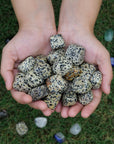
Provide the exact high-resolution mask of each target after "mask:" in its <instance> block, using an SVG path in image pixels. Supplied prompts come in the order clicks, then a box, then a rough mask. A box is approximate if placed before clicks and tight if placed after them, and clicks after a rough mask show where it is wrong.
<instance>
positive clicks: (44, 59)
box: [36, 55, 47, 62]
mask: <svg viewBox="0 0 114 144" xmlns="http://www.w3.org/2000/svg"><path fill="white" fill-rule="evenodd" d="M41 60H42V61H44V62H47V57H46V56H44V55H38V56H37V57H36V61H38V62H39V61H41Z"/></svg>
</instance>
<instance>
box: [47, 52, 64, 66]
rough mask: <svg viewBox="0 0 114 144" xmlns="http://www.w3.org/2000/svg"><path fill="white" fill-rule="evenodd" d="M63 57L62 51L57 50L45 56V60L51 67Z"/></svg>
mask: <svg viewBox="0 0 114 144" xmlns="http://www.w3.org/2000/svg"><path fill="white" fill-rule="evenodd" d="M64 55H65V50H64V49H58V50H56V51H51V52H50V54H49V55H48V56H47V60H48V62H49V63H50V64H51V65H52V64H53V63H54V62H55V61H56V60H58V59H60V58H61V57H62V56H64Z"/></svg>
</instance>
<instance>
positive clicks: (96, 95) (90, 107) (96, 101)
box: [81, 89, 102, 118]
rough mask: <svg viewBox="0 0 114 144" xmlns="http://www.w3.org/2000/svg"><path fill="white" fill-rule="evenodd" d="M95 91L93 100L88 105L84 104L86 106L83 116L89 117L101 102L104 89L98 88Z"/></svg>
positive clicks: (82, 112)
mask: <svg viewBox="0 0 114 144" xmlns="http://www.w3.org/2000/svg"><path fill="white" fill-rule="evenodd" d="M92 92H93V96H94V97H93V100H92V102H91V103H89V104H88V105H86V106H84V108H83V109H82V111H81V116H82V117H83V118H88V117H89V116H90V115H91V114H92V113H93V112H94V111H95V109H96V108H97V106H98V104H99V103H100V100H101V96H102V91H101V89H98V90H92Z"/></svg>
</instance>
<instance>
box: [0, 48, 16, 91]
mask: <svg viewBox="0 0 114 144" xmlns="http://www.w3.org/2000/svg"><path fill="white" fill-rule="evenodd" d="M8 48H9V47H7V48H4V50H3V52H2V60H1V75H2V77H3V79H4V81H5V84H6V88H7V89H8V90H11V89H12V84H13V79H14V76H13V68H14V64H15V61H16V60H17V57H16V56H15V54H14V52H13V53H12V52H11V51H10V50H9V49H8Z"/></svg>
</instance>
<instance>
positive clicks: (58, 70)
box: [52, 57, 72, 76]
mask: <svg viewBox="0 0 114 144" xmlns="http://www.w3.org/2000/svg"><path fill="white" fill-rule="evenodd" d="M71 68H72V62H71V61H69V60H68V59H66V58H65V57H63V58H61V59H59V60H58V61H56V62H55V63H54V64H53V68H52V69H53V72H54V73H55V74H58V75H61V76H64V75H65V74H66V73H68V72H69V70H70V69H71Z"/></svg>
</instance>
